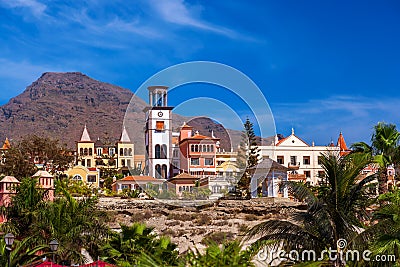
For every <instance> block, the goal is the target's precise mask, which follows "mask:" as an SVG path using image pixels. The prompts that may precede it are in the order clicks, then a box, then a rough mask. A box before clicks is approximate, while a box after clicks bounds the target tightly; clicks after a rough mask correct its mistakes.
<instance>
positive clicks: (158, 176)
mask: <svg viewBox="0 0 400 267" xmlns="http://www.w3.org/2000/svg"><path fill="white" fill-rule="evenodd" d="M156 178H158V179H159V178H161V166H160V164H157V165H156Z"/></svg>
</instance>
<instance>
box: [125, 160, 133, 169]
mask: <svg viewBox="0 0 400 267" xmlns="http://www.w3.org/2000/svg"><path fill="white" fill-rule="evenodd" d="M126 166H127V167H129V168H130V167H131V166H132V165H131V160H130V159H127V160H126Z"/></svg>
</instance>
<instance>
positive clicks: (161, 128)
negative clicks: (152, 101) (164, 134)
mask: <svg viewBox="0 0 400 267" xmlns="http://www.w3.org/2000/svg"><path fill="white" fill-rule="evenodd" d="M156 131H164V122H163V121H156Z"/></svg>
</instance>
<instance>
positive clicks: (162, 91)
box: [144, 86, 173, 179]
mask: <svg viewBox="0 0 400 267" xmlns="http://www.w3.org/2000/svg"><path fill="white" fill-rule="evenodd" d="M148 90H149V104H150V106H148V107H147V108H145V110H144V112H145V113H146V126H145V129H144V134H145V141H144V142H145V148H146V152H145V156H146V162H145V163H146V169H145V173H146V174H147V175H149V176H152V177H155V178H159V179H168V178H170V175H172V171H171V160H172V145H171V139H172V120H171V110H172V109H173V107H169V106H168V96H167V90H168V87H166V86H150V87H148Z"/></svg>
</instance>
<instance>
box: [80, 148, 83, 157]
mask: <svg viewBox="0 0 400 267" xmlns="http://www.w3.org/2000/svg"><path fill="white" fill-rule="evenodd" d="M79 154H80V155H81V156H82V155H83V148H81V149H79Z"/></svg>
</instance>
